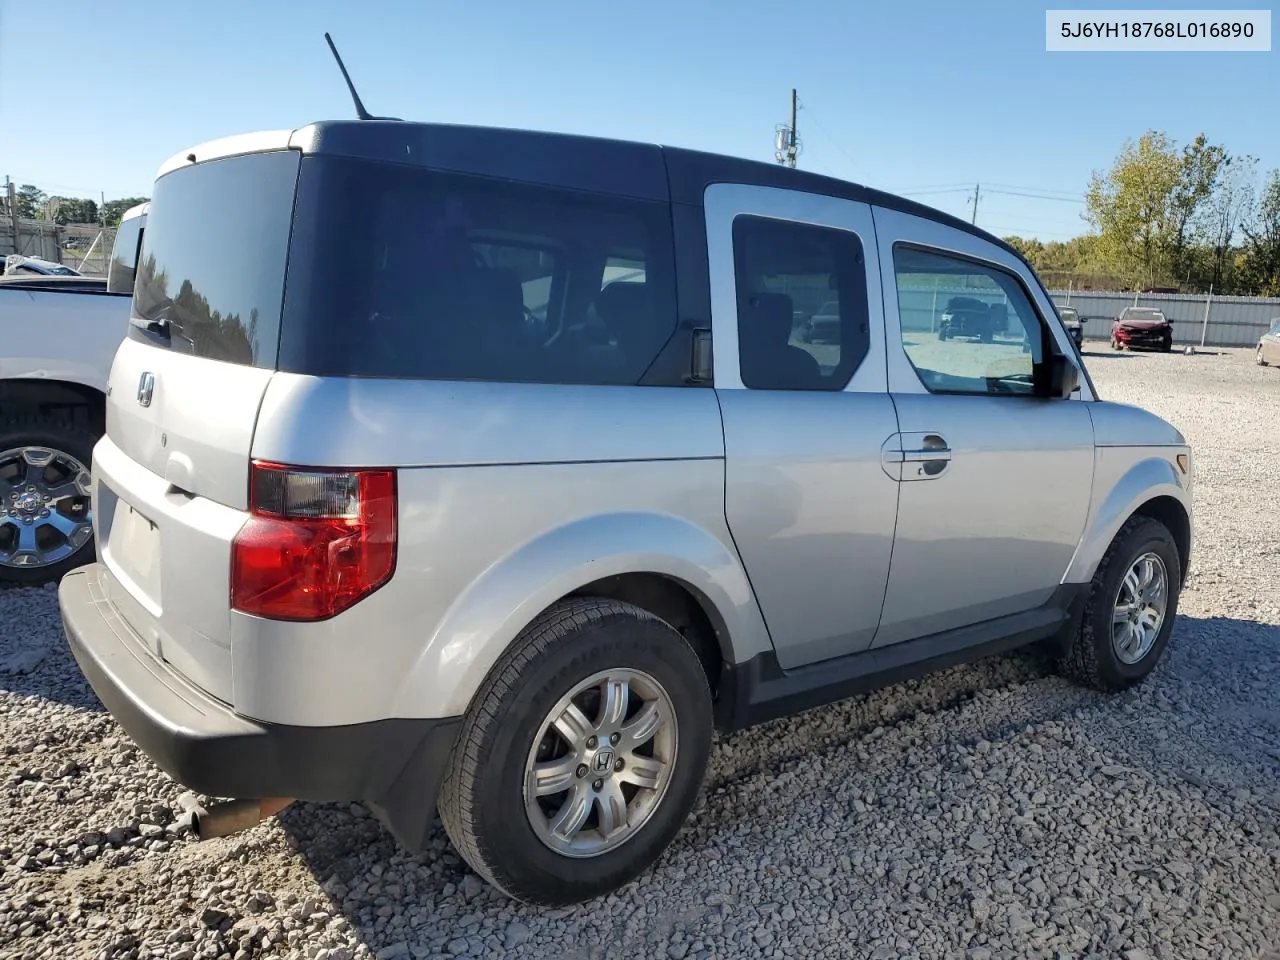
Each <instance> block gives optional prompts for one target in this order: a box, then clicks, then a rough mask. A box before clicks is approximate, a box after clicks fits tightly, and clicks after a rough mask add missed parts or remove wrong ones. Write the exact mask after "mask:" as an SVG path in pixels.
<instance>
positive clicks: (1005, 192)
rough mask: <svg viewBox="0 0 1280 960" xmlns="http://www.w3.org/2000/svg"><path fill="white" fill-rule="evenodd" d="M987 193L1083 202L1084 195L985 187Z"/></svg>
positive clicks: (1062, 201) (1065, 201) (1061, 201)
mask: <svg viewBox="0 0 1280 960" xmlns="http://www.w3.org/2000/svg"><path fill="white" fill-rule="evenodd" d="M987 193H998V194H1000V195H1001V196H1002V197H1027V198H1030V199H1032V200H1057V201H1059V202H1060V203H1084V202H1085V201H1084V197H1052V196H1049V195H1048V194H1043V193H1027V192H1023V191H1019V190H995V189H993V188H991V187H988V188H987Z"/></svg>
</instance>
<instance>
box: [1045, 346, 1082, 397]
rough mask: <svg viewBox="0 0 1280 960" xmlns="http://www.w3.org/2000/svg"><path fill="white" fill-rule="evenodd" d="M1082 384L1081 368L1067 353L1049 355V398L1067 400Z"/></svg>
mask: <svg viewBox="0 0 1280 960" xmlns="http://www.w3.org/2000/svg"><path fill="white" fill-rule="evenodd" d="M1079 385H1080V370H1079V369H1078V368H1077V367H1076V365H1075V364H1074V363H1072V362H1071V359H1070V358H1069V357H1067V356H1066V355H1065V354H1061V353H1054V354H1051V355H1050V356H1049V391H1048V392H1049V399H1051V400H1066V399H1068V398H1069V397H1070V396H1071V394H1073V393H1074V392H1075V389H1076V387H1078V386H1079Z"/></svg>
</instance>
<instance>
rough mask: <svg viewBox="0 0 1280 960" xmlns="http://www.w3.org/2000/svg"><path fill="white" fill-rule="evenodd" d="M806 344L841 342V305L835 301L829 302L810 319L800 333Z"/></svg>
mask: <svg viewBox="0 0 1280 960" xmlns="http://www.w3.org/2000/svg"><path fill="white" fill-rule="evenodd" d="M800 338H801V340H803V341H804V342H805V343H836V344H838V343H839V342H840V305H839V303H838V302H837V301H835V300H828V301H827V302H826V303H824V304H823V305H822V306H821V307H819V308H818V312H817V313H815V314H814V315H813V316H812V317H810V318H809V320H808V322H807V323H805V325H804V327H803V329H802V330H801V333H800Z"/></svg>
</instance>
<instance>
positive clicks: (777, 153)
mask: <svg viewBox="0 0 1280 960" xmlns="http://www.w3.org/2000/svg"><path fill="white" fill-rule="evenodd" d="M798 108H799V103H798V100H797V97H796V91H795V88H794V87H793V88H792V90H791V123H790V125H787V124H785V123H780V124H778V126H777V127H776V128H775V130H774V151H773V156H774V159H776V160H777V161H778V163H785V164H786V165H787V166H789V167H791V168H792V169H793V170H794V169H795V165H796V156H797V155H798V154H799V153H800V148H801V143H800V136H799V134H798V133H797V132H796V110H797V109H798Z"/></svg>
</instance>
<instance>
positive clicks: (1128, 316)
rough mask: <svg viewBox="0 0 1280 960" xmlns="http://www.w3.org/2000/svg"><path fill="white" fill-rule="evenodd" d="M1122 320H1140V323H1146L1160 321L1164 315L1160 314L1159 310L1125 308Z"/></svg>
mask: <svg viewBox="0 0 1280 960" xmlns="http://www.w3.org/2000/svg"><path fill="white" fill-rule="evenodd" d="M1122 319H1124V320H1141V321H1147V320H1155V321H1160V320H1163V319H1164V314H1163V313H1161V312H1160V311H1159V310H1152V309H1150V308H1148V307H1125V309H1124V314H1123V315H1122Z"/></svg>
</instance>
